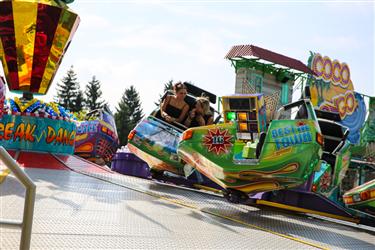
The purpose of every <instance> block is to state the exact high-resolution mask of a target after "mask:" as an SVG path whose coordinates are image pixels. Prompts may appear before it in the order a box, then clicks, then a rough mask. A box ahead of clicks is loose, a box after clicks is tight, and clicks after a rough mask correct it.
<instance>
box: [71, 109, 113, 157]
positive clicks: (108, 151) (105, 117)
mask: <svg viewBox="0 0 375 250" xmlns="http://www.w3.org/2000/svg"><path fill="white" fill-rule="evenodd" d="M97 115H98V116H99V117H96V119H95V120H90V121H84V122H82V123H81V124H80V125H79V126H78V128H77V136H76V141H75V150H74V151H75V154H77V155H79V156H81V157H83V158H86V159H88V160H91V161H94V162H96V163H98V164H105V163H106V162H110V161H111V159H112V157H113V155H114V154H115V153H116V150H117V147H118V145H119V139H118V135H117V130H116V125H115V121H114V118H113V116H112V114H110V113H107V112H105V111H103V110H101V111H98V112H97Z"/></svg>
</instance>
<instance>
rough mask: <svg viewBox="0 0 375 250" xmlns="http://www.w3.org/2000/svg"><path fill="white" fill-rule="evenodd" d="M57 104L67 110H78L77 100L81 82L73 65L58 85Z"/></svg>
mask: <svg viewBox="0 0 375 250" xmlns="http://www.w3.org/2000/svg"><path fill="white" fill-rule="evenodd" d="M57 87H58V88H57V97H56V99H57V102H58V103H59V104H60V105H61V106H63V107H64V108H65V109H69V110H71V111H73V110H76V108H75V100H76V98H77V96H78V92H79V82H78V80H77V75H76V73H75V72H74V70H73V65H72V66H71V67H70V69H69V70H68V71H67V73H66V76H64V78H63V79H62V80H61V84H60V83H58V84H57Z"/></svg>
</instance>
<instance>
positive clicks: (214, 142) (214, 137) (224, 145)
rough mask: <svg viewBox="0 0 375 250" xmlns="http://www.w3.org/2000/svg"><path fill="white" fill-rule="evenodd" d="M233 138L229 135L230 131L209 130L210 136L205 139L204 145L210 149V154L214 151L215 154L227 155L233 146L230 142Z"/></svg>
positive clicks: (207, 135)
mask: <svg viewBox="0 0 375 250" xmlns="http://www.w3.org/2000/svg"><path fill="white" fill-rule="evenodd" d="M232 137H233V136H231V135H228V129H225V130H223V131H221V130H220V129H209V130H208V134H206V135H205V136H204V138H203V145H204V146H206V147H208V152H212V151H214V152H215V154H217V155H219V154H220V153H227V152H228V147H230V146H232V143H231V142H230V140H231V139H232Z"/></svg>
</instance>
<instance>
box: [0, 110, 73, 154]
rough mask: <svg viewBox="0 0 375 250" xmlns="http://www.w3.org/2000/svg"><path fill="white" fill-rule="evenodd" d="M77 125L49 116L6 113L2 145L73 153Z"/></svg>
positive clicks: (0, 131)
mask: <svg viewBox="0 0 375 250" xmlns="http://www.w3.org/2000/svg"><path fill="white" fill-rule="evenodd" d="M75 135H76V125H75V124H74V123H72V122H69V121H64V120H54V119H49V118H40V117H31V116H18V115H4V116H3V117H2V119H1V120H0V145H1V146H4V147H5V148H6V149H14V150H27V151H42V152H50V153H62V154H73V152H74V140H75Z"/></svg>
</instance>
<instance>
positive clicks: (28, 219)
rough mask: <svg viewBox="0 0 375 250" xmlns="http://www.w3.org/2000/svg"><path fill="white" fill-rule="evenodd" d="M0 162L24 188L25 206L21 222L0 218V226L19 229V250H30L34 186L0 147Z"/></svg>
mask: <svg viewBox="0 0 375 250" xmlns="http://www.w3.org/2000/svg"><path fill="white" fill-rule="evenodd" d="M0 160H1V161H2V162H3V163H4V165H5V166H6V167H7V168H8V169H9V170H10V171H11V172H12V173H13V174H14V176H15V177H16V178H17V179H18V180H19V181H20V182H21V183H22V185H23V186H24V187H25V188H26V195H25V205H24V208H23V219H22V221H21V222H19V221H13V220H5V219H2V218H0V224H2V225H7V226H15V227H20V228H21V229H22V233H21V242H20V249H21V250H24V249H25V250H28V249H30V241H31V229H32V225H33V215H34V203H35V190H36V186H35V184H34V182H33V181H32V180H31V179H30V177H29V176H28V175H27V174H26V173H25V172H24V171H23V170H22V169H21V168H20V166H19V165H18V163H17V162H16V161H15V160H14V159H13V158H12V157H11V156H10V155H9V154H8V152H7V151H6V150H5V149H4V148H3V147H1V146H0Z"/></svg>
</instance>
